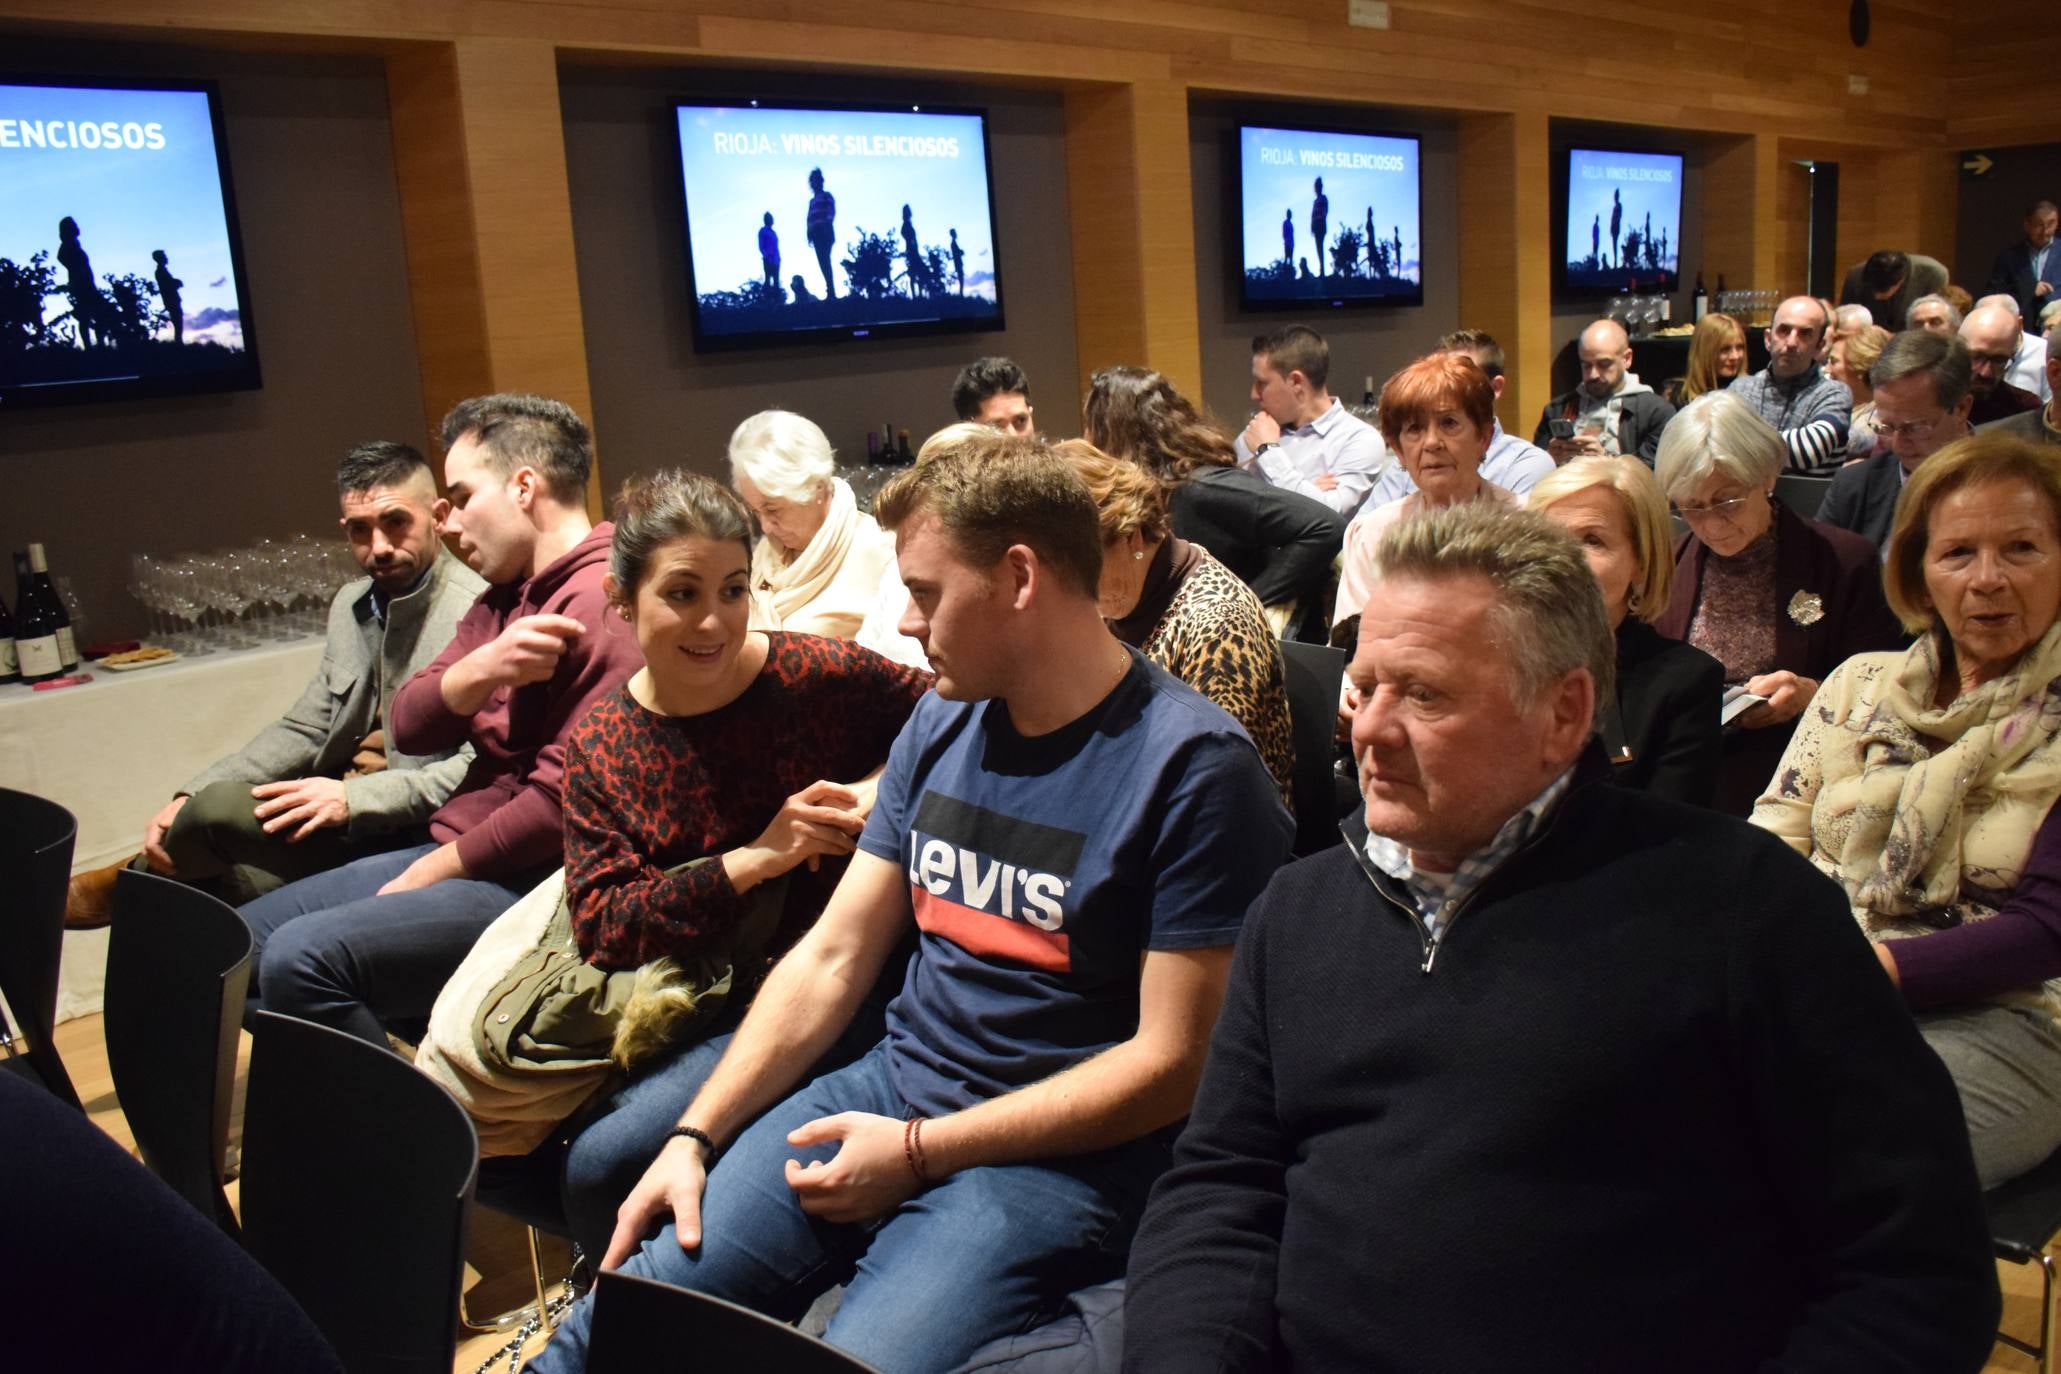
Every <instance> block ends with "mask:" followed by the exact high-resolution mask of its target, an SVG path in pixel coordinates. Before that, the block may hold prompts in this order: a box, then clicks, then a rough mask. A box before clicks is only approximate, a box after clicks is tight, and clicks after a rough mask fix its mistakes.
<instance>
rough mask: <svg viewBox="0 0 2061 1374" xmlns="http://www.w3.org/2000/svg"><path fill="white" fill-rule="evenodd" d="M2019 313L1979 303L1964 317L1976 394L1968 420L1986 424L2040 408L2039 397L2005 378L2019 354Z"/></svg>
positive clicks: (1970, 384) (1970, 387) (1971, 391)
mask: <svg viewBox="0 0 2061 1374" xmlns="http://www.w3.org/2000/svg"><path fill="white" fill-rule="evenodd" d="M2018 334H2019V329H2018V317H2017V316H2016V315H2014V314H2012V313H2011V312H2010V311H2009V310H2008V309H2006V308H2005V307H2003V306H2001V305H1978V306H1976V307H1975V308H1974V309H1973V310H1971V311H1969V312H1968V318H1967V319H1965V320H1963V321H1961V342H1963V343H1965V344H1967V345H1968V367H1969V375H1968V394H1969V395H1971V396H1973V397H1974V398H1975V404H1974V406H1973V407H1972V408H1971V409H1970V410H1969V412H1968V423H1969V424H1971V425H1986V424H1988V423H1989V422H1990V421H1992V420H2002V419H2006V418H2008V417H2010V416H2013V415H2022V414H2024V413H2025V412H2026V411H2028V410H2038V409H2039V407H2040V398H2039V397H2038V396H2035V395H2034V394H2033V393H2032V392H2030V391H2025V390H2022V389H2021V388H2019V387H2015V386H2013V385H2011V384H2010V383H2009V382H2007V381H2005V380H2004V374H2005V373H2006V372H2008V371H2010V368H2011V360H2012V359H2013V358H2015V357H2016V356H2017V354H2018Z"/></svg>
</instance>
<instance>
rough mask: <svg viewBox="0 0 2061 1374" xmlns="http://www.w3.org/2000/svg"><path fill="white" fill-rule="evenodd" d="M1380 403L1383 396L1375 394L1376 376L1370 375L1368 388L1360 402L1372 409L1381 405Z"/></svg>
mask: <svg viewBox="0 0 2061 1374" xmlns="http://www.w3.org/2000/svg"><path fill="white" fill-rule="evenodd" d="M1380 403H1381V398H1380V397H1379V396H1376V395H1375V394H1374V378H1373V377H1372V376H1369V377H1368V378H1367V389H1366V391H1365V393H1363V394H1362V395H1361V397H1360V404H1361V405H1363V406H1365V407H1366V408H1367V409H1369V410H1372V409H1374V407H1375V406H1377V405H1379V404H1380Z"/></svg>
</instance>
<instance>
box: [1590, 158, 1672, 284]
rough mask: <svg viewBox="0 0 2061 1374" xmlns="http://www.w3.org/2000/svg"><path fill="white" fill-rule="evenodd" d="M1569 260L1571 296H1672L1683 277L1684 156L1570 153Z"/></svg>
mask: <svg viewBox="0 0 2061 1374" xmlns="http://www.w3.org/2000/svg"><path fill="white" fill-rule="evenodd" d="M1566 230H1567V255H1566V260H1565V262H1564V263H1563V265H1562V269H1561V274H1562V281H1563V283H1564V284H1565V286H1566V287H1567V289H1568V290H1569V291H1573V292H1583V291H1586V292H1590V293H1606V292H1616V291H1623V292H1639V291H1673V290H1674V289H1675V288H1676V287H1677V285H1679V283H1680V278H1681V251H1682V155H1681V154H1680V153H1650V152H1625V151H1611V150H1605V149H1599V148H1570V149H1569V150H1568V152H1567V223H1566Z"/></svg>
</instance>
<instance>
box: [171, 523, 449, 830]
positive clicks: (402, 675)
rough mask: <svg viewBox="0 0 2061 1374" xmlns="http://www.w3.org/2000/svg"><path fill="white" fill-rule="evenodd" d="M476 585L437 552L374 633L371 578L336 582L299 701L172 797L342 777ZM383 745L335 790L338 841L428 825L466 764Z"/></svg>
mask: <svg viewBox="0 0 2061 1374" xmlns="http://www.w3.org/2000/svg"><path fill="white" fill-rule="evenodd" d="M486 585H487V584H486V583H485V582H484V581H482V580H481V579H480V577H479V575H478V574H477V573H475V572H473V570H472V569H470V568H468V567H466V566H465V564H463V563H461V562H459V561H458V560H457V559H456V558H454V557H452V556H451V553H450V551H449V550H447V549H444V548H442V547H439V548H438V550H437V557H436V561H435V562H434V563H432V564H431V565H430V570H429V572H428V573H427V574H426V575H425V576H424V577H423V579H422V581H421V582H419V583H417V584H416V586H415V588H414V589H413V590H412V591H409V592H407V593H406V594H404V595H401V596H396V597H392V598H390V599H389V600H388V601H387V604H386V620H385V623H384V624H381V622H380V617H379V615H378V612H377V610H376V608H375V607H374V605H373V601H372V579H371V578H369V577H361V578H358V579H357V580H355V581H352V582H348V583H346V584H345V585H344V587H343V588H342V590H340V591H338V592H337V594H336V599H335V600H334V601H332V602H331V603H330V606H329V640H328V643H327V644H326V645H324V647H323V650H322V663H321V665H320V666H319V667H318V668H316V670H315V677H314V680H313V681H311V682H310V683H309V684H308V688H307V690H306V691H304V692H302V693H301V698H300V700H299V701H297V702H295V703H294V704H293V706H292V708H291V709H289V710H288V711H287V713H286V714H285V715H283V716H281V717H280V718H279V719H278V720H275V721H273V722H272V723H271V724H270V725H267V726H266V727H265V728H264V729H262V730H260V731H259V732H258V733H257V736H256V737H255V738H254V739H252V740H251V742H250V743H249V744H246V745H244V746H243V748H242V749H240V750H238V751H237V752H236V753H234V754H231V755H230V756H229V757H227V758H225V759H222V760H220V761H219V762H217V763H214V764H212V765H211V766H209V767H208V768H205V769H203V770H202V771H201V772H200V773H199V774H198V775H197V776H195V777H194V778H193V780H192V781H190V782H188V783H187V784H186V785H185V786H184V787H182V788H180V789H179V790H180V791H181V792H182V793H186V794H191V793H194V792H198V791H200V789H201V788H203V787H206V786H208V785H209V784H210V783H217V782H247V783H252V784H257V783H261V782H278V781H281V780H284V779H288V778H306V777H328V778H342V777H344V775H345V773H347V772H348V771H349V770H350V767H351V760H352V757H353V756H354V755H355V754H356V753H357V752H358V748H359V746H360V745H361V744H363V743H364V741H365V737H366V736H367V735H369V734H371V733H372V731H373V730H374V729H375V728H376V727H378V726H379V725H381V724H382V723H383V722H384V720H385V718H386V708H387V706H388V705H389V704H390V703H391V702H392V701H393V698H394V692H395V691H396V689H398V688H399V687H400V685H401V684H402V683H404V682H406V681H407V680H408V679H409V678H410V677H412V676H414V674H415V673H416V672H417V671H418V670H419V669H421V668H423V667H424V666H426V665H427V664H428V663H429V662H430V661H431V660H432V659H434V658H435V657H436V656H437V655H438V654H440V653H442V652H443V650H444V646H445V645H447V644H449V643H450V642H451V636H452V634H453V633H454V632H455V631H456V629H457V627H458V620H459V618H460V617H461V616H463V615H464V614H465V612H466V611H467V610H469V609H471V607H472V603H473V601H474V600H476V599H477V598H478V596H479V594H480V593H481V592H483V591H485V590H486ZM392 738H393V737H392V734H391V732H389V733H388V735H387V746H386V763H387V766H386V768H385V769H384V770H382V771H379V772H375V773H366V774H363V775H361V776H358V777H351V778H346V779H345V781H344V795H345V797H346V799H347V800H348V801H349V803H350V808H351V817H350V821H349V822H348V824H347V825H346V827H345V833H346V834H347V835H352V836H369V835H379V834H384V833H386V832H388V831H393V830H399V829H401V828H403V827H406V826H411V825H419V824H421V823H422V822H424V821H426V820H428V819H429V816H430V813H431V812H433V811H435V810H436V809H437V808H438V807H439V806H442V805H443V804H444V802H445V801H446V800H448V799H449V798H450V795H451V793H452V792H453V791H455V790H456V789H457V786H458V784H459V782H460V781H461V780H462V779H463V778H464V777H465V770H466V768H467V767H469V766H470V765H471V762H472V747H471V746H470V745H463V746H461V747H459V748H458V749H455V750H452V751H450V752H447V753H441V754H426V755H417V754H403V753H401V752H399V751H398V750H396V749H395V748H394V746H393V743H392Z"/></svg>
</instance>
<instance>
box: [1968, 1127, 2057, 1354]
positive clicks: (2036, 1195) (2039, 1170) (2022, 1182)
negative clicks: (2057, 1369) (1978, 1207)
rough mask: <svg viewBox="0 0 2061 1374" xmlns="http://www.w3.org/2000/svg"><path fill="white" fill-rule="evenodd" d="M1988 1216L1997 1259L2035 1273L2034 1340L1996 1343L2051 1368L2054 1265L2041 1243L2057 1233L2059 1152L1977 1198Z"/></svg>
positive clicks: (2003, 1334)
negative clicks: (2027, 1266)
mask: <svg viewBox="0 0 2061 1374" xmlns="http://www.w3.org/2000/svg"><path fill="white" fill-rule="evenodd" d="M1982 1207H1983V1211H1984V1212H1986V1213H1987V1214H1988V1216H1989V1234H1990V1239H1991V1241H1992V1242H1993V1243H1994V1245H1995V1246H1996V1252H1997V1258H1998V1259H2002V1260H2009V1261H2011V1263H2013V1264H2036V1265H2038V1266H2039V1270H2040V1306H2039V1313H2040V1321H2039V1336H2038V1338H2037V1339H2036V1340H2031V1341H2028V1340H2026V1339H2025V1338H2024V1337H2022V1336H2017V1335H2013V1334H2012V1333H2010V1332H2007V1331H1999V1332H1997V1340H1998V1341H1999V1342H2001V1343H2002V1344H2004V1345H2007V1346H2010V1347H2011V1348H2012V1349H2013V1350H2017V1351H2022V1352H2023V1353H2025V1354H2027V1355H2030V1356H2032V1357H2033V1359H2035V1360H2037V1361H2038V1362H2039V1368H2040V1369H2042V1370H2051V1369H2053V1368H2054V1356H2055V1350H2054V1286H2055V1285H2054V1262H2053V1260H2052V1259H2051V1258H2050V1257H2049V1256H2048V1254H2047V1243H2048V1242H2049V1241H2051V1240H2052V1239H2053V1238H2054V1236H2055V1233H2056V1232H2061V1150H2056V1151H2055V1152H2054V1153H2053V1154H2051V1155H2048V1156H2047V1158H2046V1160H2045V1161H2044V1162H2043V1163H2041V1164H2040V1165H2038V1166H2037V1167H2035V1168H2034V1169H2032V1170H2031V1171H2030V1172H2028V1173H2023V1174H2020V1175H2019V1176H2018V1177H2017V1178H2014V1179H2012V1180H2010V1181H2009V1182H2008V1183H2000V1184H1998V1185H1997V1186H1996V1187H1994V1188H1992V1189H1990V1190H1989V1191H1988V1192H1987V1193H1984V1194H1983V1195H1982Z"/></svg>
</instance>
